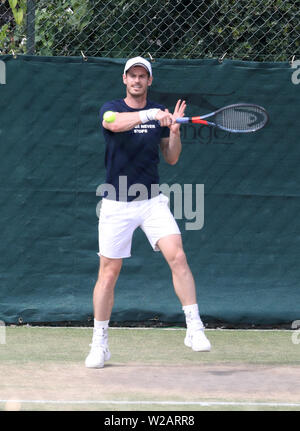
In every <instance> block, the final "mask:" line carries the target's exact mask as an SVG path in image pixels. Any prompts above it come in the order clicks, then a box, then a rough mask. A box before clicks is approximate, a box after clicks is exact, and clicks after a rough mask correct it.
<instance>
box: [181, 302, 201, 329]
mask: <svg viewBox="0 0 300 431" xmlns="http://www.w3.org/2000/svg"><path fill="white" fill-rule="evenodd" d="M182 309H183V311H184V314H185V321H186V326H187V328H188V329H204V325H203V322H202V320H201V318H200V314H199V308H198V304H191V305H184V306H183V307H182Z"/></svg>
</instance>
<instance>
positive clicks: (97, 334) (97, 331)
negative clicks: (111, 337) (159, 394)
mask: <svg viewBox="0 0 300 431" xmlns="http://www.w3.org/2000/svg"><path fill="white" fill-rule="evenodd" d="M108 323H109V320H96V319H94V332H93V341H92V343H93V344H94V345H99V344H100V345H103V346H105V347H107V346H108V333H107V330H108Z"/></svg>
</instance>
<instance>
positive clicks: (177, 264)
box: [157, 234, 211, 351]
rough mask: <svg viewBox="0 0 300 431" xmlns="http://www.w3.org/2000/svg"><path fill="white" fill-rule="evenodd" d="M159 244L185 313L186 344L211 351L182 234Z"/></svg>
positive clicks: (194, 348) (164, 238)
mask: <svg viewBox="0 0 300 431" xmlns="http://www.w3.org/2000/svg"><path fill="white" fill-rule="evenodd" d="M157 245H158V247H159V248H160V250H161V252H162V253H163V255H164V257H165V259H166V261H167V262H168V264H169V266H170V269H171V272H172V279H173V285H174V290H175V292H176V294H177V296H178V298H179V300H180V302H181V305H182V309H183V311H184V314H185V319H186V324H187V335H186V338H185V341H184V342H185V345H186V346H188V347H192V349H193V350H195V351H209V350H210V348H211V346H210V342H209V341H208V339H207V338H206V337H205V335H204V325H203V323H202V320H201V318H200V315H199V309H198V304H197V298H196V287H195V281H194V277H193V274H192V272H191V270H190V267H189V265H188V263H187V259H186V255H185V252H184V250H183V246H182V240H181V235H178V234H174V235H168V236H165V237H163V238H161V239H160V240H159V241H158V242H157Z"/></svg>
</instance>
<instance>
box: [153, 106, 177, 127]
mask: <svg viewBox="0 0 300 431" xmlns="http://www.w3.org/2000/svg"><path fill="white" fill-rule="evenodd" d="M155 119H156V120H158V121H159V124H160V125H161V127H170V126H171V125H172V123H173V116H172V114H170V112H169V111H168V109H165V110H164V111H162V110H161V109H160V110H159V111H158V113H157V114H156V116H155Z"/></svg>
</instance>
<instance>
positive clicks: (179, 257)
mask: <svg viewBox="0 0 300 431" xmlns="http://www.w3.org/2000/svg"><path fill="white" fill-rule="evenodd" d="M170 266H171V269H172V270H174V271H184V270H185V269H187V260H186V255H185V252H184V251H183V249H182V248H178V249H177V250H176V251H175V252H174V254H173V256H172V259H171V260H170Z"/></svg>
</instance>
